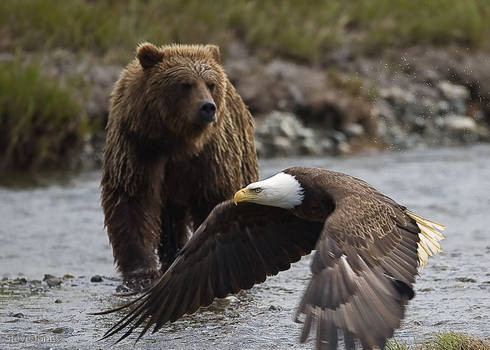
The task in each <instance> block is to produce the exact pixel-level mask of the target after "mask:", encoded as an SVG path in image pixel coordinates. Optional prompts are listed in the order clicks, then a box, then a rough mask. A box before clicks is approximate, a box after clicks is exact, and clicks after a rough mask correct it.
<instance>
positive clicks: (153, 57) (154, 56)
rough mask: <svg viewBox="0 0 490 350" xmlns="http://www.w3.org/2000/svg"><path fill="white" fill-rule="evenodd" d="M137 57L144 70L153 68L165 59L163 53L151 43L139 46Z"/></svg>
mask: <svg viewBox="0 0 490 350" xmlns="http://www.w3.org/2000/svg"><path fill="white" fill-rule="evenodd" d="M136 57H138V60H139V61H140V64H141V66H142V67H143V68H144V69H147V68H151V67H153V66H154V65H155V64H157V63H159V62H161V61H162V59H163V53H162V52H161V51H160V50H158V48H157V47H156V46H155V45H153V44H151V43H143V44H140V45H138V49H137V50H136Z"/></svg>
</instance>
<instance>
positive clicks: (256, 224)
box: [104, 201, 323, 340]
mask: <svg viewBox="0 0 490 350" xmlns="http://www.w3.org/2000/svg"><path fill="white" fill-rule="evenodd" d="M322 227H323V223H317V222H308V221H306V220H303V219H300V218H298V217H296V216H294V215H292V214H291V213H290V212H289V211H287V210H284V209H280V208H274V207H266V206H261V205H256V204H250V203H241V204H240V205H238V206H236V205H235V204H234V203H233V202H232V201H226V202H223V203H222V204H220V205H218V206H217V207H216V208H214V210H213V211H212V213H211V214H210V215H209V216H208V218H207V219H206V220H205V221H204V222H203V224H202V225H201V226H200V227H199V229H198V230H197V231H196V232H195V233H194V235H193V236H192V237H191V239H190V240H189V242H188V243H187V244H186V245H185V247H184V248H183V249H182V250H181V252H180V253H179V255H178V256H177V258H176V260H175V261H174V263H173V264H172V266H171V267H170V268H169V269H168V270H167V272H166V273H165V274H164V275H163V276H162V277H161V279H160V280H159V281H158V282H157V283H156V284H155V285H154V286H153V287H152V288H151V290H150V291H149V292H148V293H147V294H146V295H145V296H144V297H143V298H140V300H139V301H138V302H136V303H134V307H133V309H132V311H130V313H129V315H127V316H126V317H125V318H123V319H122V320H121V321H120V322H118V323H117V324H116V325H114V327H112V328H111V329H110V330H109V331H107V333H106V334H105V336H104V337H109V336H112V335H113V334H115V333H118V332H119V331H122V330H124V329H127V332H126V333H125V334H124V335H123V336H122V337H121V338H120V339H119V340H122V339H124V338H125V337H127V336H128V335H129V334H130V333H131V332H132V331H133V330H134V329H135V328H137V327H138V326H140V325H141V324H144V323H145V321H146V324H145V327H144V328H143V331H142V332H141V333H140V337H141V336H142V335H143V334H144V333H146V332H147V331H148V330H149V328H151V327H152V326H153V331H154V332H155V331H156V330H158V329H159V328H161V327H162V325H163V324H164V323H166V322H168V321H170V322H172V321H175V320H176V319H178V318H179V317H181V316H182V315H184V314H186V313H187V314H191V313H193V312H195V311H196V310H197V309H198V308H199V307H200V306H207V305H209V304H211V302H212V301H213V299H214V298H216V297H220V298H222V297H225V296H226V295H227V294H229V293H236V292H238V291H239V290H241V289H249V288H251V287H252V286H253V285H254V284H256V283H261V282H263V281H264V280H265V279H266V277H267V276H270V275H275V274H277V273H278V272H279V271H282V270H286V269H288V268H289V267H290V264H291V263H292V262H295V261H298V260H299V259H300V258H301V256H304V255H306V254H309V253H310V251H311V250H312V249H314V247H315V244H316V242H317V240H318V238H319V236H320V233H321V231H322Z"/></svg>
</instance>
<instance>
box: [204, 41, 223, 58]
mask: <svg viewBox="0 0 490 350" xmlns="http://www.w3.org/2000/svg"><path fill="white" fill-rule="evenodd" d="M204 48H205V49H206V50H208V52H209V53H210V54H211V56H213V58H214V59H215V60H216V62H220V56H219V46H218V45H206V46H205V47H204Z"/></svg>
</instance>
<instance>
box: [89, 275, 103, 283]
mask: <svg viewBox="0 0 490 350" xmlns="http://www.w3.org/2000/svg"><path fill="white" fill-rule="evenodd" d="M90 282H102V277H100V276H99V275H94V276H92V277H91V278H90Z"/></svg>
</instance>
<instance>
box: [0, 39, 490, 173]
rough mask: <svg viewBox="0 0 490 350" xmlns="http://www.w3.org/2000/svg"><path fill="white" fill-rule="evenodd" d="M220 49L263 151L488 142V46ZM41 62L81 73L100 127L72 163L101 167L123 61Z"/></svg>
mask: <svg viewBox="0 0 490 350" xmlns="http://www.w3.org/2000/svg"><path fill="white" fill-rule="evenodd" d="M223 49H224V50H223V51H224V52H225V55H224V57H225V59H224V62H223V64H224V66H225V69H226V71H227V73H228V75H229V77H230V80H231V81H232V82H233V84H234V85H235V86H236V88H237V90H238V91H239V93H240V94H241V95H242V97H243V98H244V100H245V102H246V104H247V105H248V106H249V108H250V110H251V112H252V114H253V115H254V118H255V121H256V145H257V151H258V154H259V156H260V157H264V158H267V157H278V156H281V157H282V156H297V155H315V156H318V155H339V154H350V153H357V152H360V151H362V152H364V151H367V150H371V151H380V150H385V149H389V150H405V149H413V148H417V147H429V146H451V145H464V144H471V143H475V142H489V141H490V103H489V101H490V70H489V69H486V67H489V66H490V53H485V52H477V53H471V52H468V51H466V50H463V49H460V48H444V49H443V48H440V49H434V48H430V49H428V48H424V47H414V48H410V49H407V50H405V51H403V53H402V54H400V52H399V51H397V52H390V51H389V50H388V51H384V52H383V53H382V54H380V56H378V57H359V56H355V55H354V54H353V53H352V52H351V51H350V50H348V49H346V48H340V49H338V50H337V51H335V52H329V53H327V54H326V55H325V56H324V57H323V59H322V61H321V62H319V63H316V64H315V65H307V64H303V63H300V62H294V61H288V60H285V59H282V58H270V59H266V58H262V57H259V56H258V55H256V54H254V53H252V52H251V51H250V50H248V49H247V48H246V47H245V46H243V45H241V44H240V43H237V42H234V43H231V44H230V45H229V47H227V48H223ZM1 59H2V60H8V59H9V56H8V55H3V56H2V58H1ZM40 64H41V67H42V69H43V71H45V72H46V73H47V74H48V75H49V76H53V77H56V78H58V79H60V80H61V81H69V79H72V80H73V77H78V78H79V82H78V85H77V87H76V89H75V92H76V94H77V98H78V99H79V100H80V101H83V103H82V104H83V106H85V110H84V112H85V114H86V118H88V119H89V120H90V121H91V122H92V124H94V125H98V126H99V128H98V130H97V131H96V132H94V133H92V134H90V135H87V138H86V140H85V146H84V147H83V150H82V152H81V155H80V161H79V162H77V163H79V165H80V164H81V165H82V166H84V167H94V166H99V165H100V157H101V153H102V147H103V143H104V126H105V123H106V122H107V115H108V100H109V94H110V91H111V89H112V86H113V84H114V82H115V81H116V80H117V78H118V77H119V74H120V72H121V70H122V69H123V65H119V64H114V63H105V62H104V60H103V59H102V58H98V57H95V56H89V55H85V56H82V57H80V56H75V55H74V54H72V53H70V52H67V51H63V50H58V51H54V52H52V53H51V54H50V55H49V56H45V57H43V58H42V59H41V63H40Z"/></svg>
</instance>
